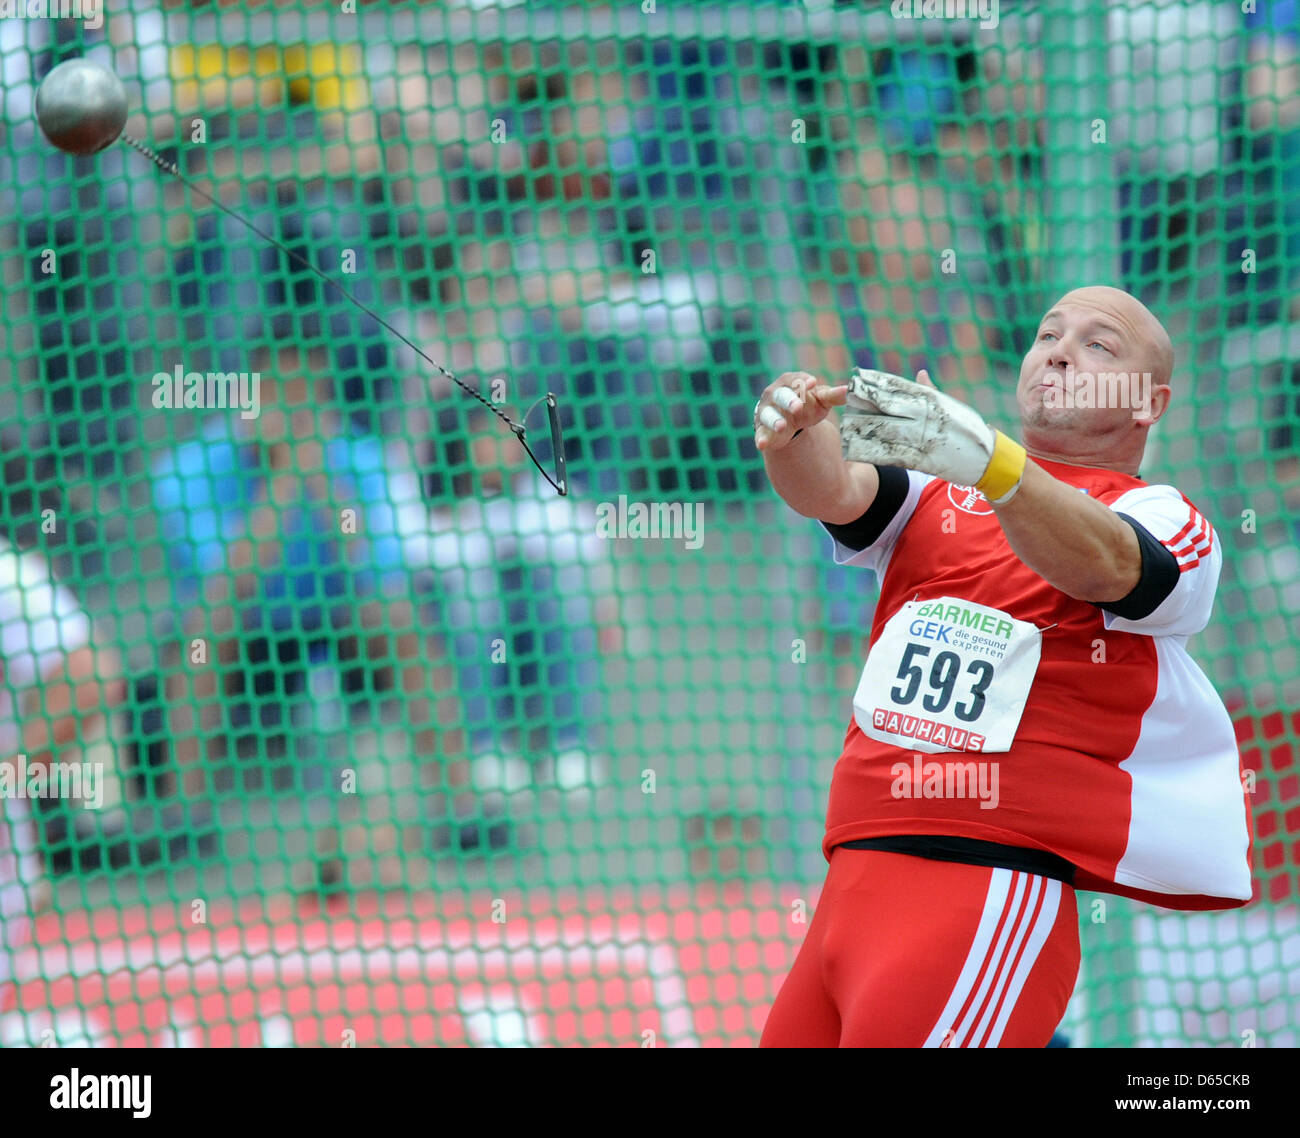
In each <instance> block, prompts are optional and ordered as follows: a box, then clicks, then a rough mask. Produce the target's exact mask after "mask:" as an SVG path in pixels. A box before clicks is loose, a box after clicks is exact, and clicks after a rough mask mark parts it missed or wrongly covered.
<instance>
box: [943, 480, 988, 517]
mask: <svg viewBox="0 0 1300 1138" xmlns="http://www.w3.org/2000/svg"><path fill="white" fill-rule="evenodd" d="M948 500H949V501H950V502H951V503H952V504H953V505H954V506H956V507H957V509H959V510H964V511H965V512H966V513H968V514H975V515H976V516H980V515H983V514H991V513H992V512H993V507H992V506H990V505H989V500H988V499H987V498H986V497H984V495H983V494H981V493H980V492H979V491H978V490H976V489H975V487H974V486H954V485H953V484H952V483H951V482H950V483H948Z"/></svg>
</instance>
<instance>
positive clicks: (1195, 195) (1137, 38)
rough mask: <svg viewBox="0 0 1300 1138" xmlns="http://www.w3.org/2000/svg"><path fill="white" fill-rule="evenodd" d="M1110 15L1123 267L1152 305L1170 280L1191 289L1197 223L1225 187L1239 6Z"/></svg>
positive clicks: (1111, 132)
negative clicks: (1224, 115)
mask: <svg viewBox="0 0 1300 1138" xmlns="http://www.w3.org/2000/svg"><path fill="white" fill-rule="evenodd" d="M1265 2H1267V0H1265ZM1108 21H1109V30H1110V54H1109V64H1110V83H1109V101H1110V108H1111V109H1110V114H1109V116H1107V127H1108V132H1107V139H1108V141H1109V143H1110V144H1111V145H1112V146H1114V147H1116V152H1117V154H1118V155H1119V174H1120V177H1121V181H1120V200H1119V208H1120V240H1121V243H1122V250H1123V259H1122V265H1121V273H1122V277H1123V282H1124V287H1125V288H1127V289H1129V290H1130V291H1132V292H1133V293H1135V294H1139V295H1142V296H1144V297H1147V298H1149V301H1150V303H1153V304H1154V303H1156V300H1158V299H1159V298H1160V297H1161V295H1162V293H1163V291H1164V290H1167V289H1169V288H1170V287H1173V286H1178V287H1179V288H1182V289H1185V288H1186V287H1187V285H1188V283H1189V282H1190V279H1191V278H1192V277H1193V276H1194V274H1195V273H1196V271H1197V269H1198V267H1199V266H1198V265H1197V264H1196V262H1195V260H1194V259H1193V258H1194V250H1195V247H1196V246H1195V242H1196V234H1197V220H1198V218H1199V217H1200V215H1201V214H1202V213H1203V212H1204V211H1205V209H1207V208H1208V207H1209V206H1210V204H1211V203H1212V201H1213V199H1214V197H1215V196H1216V194H1217V193H1218V192H1219V178H1220V172H1221V170H1222V162H1221V160H1220V155H1221V138H1222V135H1223V130H1222V126H1223V124H1222V122H1221V120H1220V107H1221V106H1222V105H1223V103H1224V102H1225V101H1226V95H1227V83H1228V79H1229V76H1230V74H1231V70H1232V64H1233V59H1234V54H1235V50H1236V49H1235V46H1234V35H1233V33H1234V32H1235V30H1236V29H1235V27H1234V13H1233V8H1232V6H1231V5H1229V4H1224V3H1220V2H1218V0H1176V2H1171V0H1159V2H1156V3H1142V4H1137V5H1133V6H1130V5H1114V6H1112V7H1111V8H1110V10H1109V13H1108ZM1152 298H1154V299H1152Z"/></svg>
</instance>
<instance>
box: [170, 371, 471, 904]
mask: <svg viewBox="0 0 1300 1138" xmlns="http://www.w3.org/2000/svg"><path fill="white" fill-rule="evenodd" d="M302 365H303V360H302V358H301V356H300V354H299V353H298V351H297V350H296V349H286V350H283V351H281V353H280V354H279V356H278V358H277V360H276V371H277V374H278V377H279V380H278V382H273V381H269V377H268V376H266V375H263V376H262V399H263V406H262V411H261V415H260V416H259V417H258V418H256V419H251V420H245V419H243V418H242V417H241V416H240V415H239V414H238V412H236V411H231V412H225V413H223V414H221V415H218V416H214V417H213V418H212V419H211V420H210V422H209V423H208V425H207V426H206V427H205V429H204V431H203V433H202V434H201V435H200V436H199V437H198V438H196V439H194V440H191V441H190V442H188V443H185V444H182V445H181V446H180V447H178V448H176V450H175V452H174V453H171V454H168V455H164V456H163V457H162V458H161V459H160V460H159V462H158V465H157V469H156V471H155V480H154V493H155V500H156V502H157V505H158V508H159V511H160V514H161V530H162V533H163V535H164V538H165V540H167V542H168V545H169V550H170V557H171V561H172V564H173V565H174V566H175V568H176V570H177V576H176V595H175V598H174V600H175V604H176V607H177V609H178V610H179V611H181V612H184V613H186V614H187V615H186V616H185V618H184V620H183V625H184V631H185V636H186V638H187V639H186V642H188V638H189V637H190V636H195V635H200V634H204V633H206V634H207V635H211V636H215V637H216V638H217V642H216V647H215V649H214V652H213V661H212V664H211V666H209V667H207V668H206V669H205V668H203V667H196V668H194V669H192V671H193V676H192V677H191V678H190V679H188V680H187V679H186V678H185V676H184V673H185V671H186V669H185V668H184V667H182V669H181V670H180V672H179V673H178V674H177V676H175V677H174V678H173V681H172V689H173V694H172V696H171V703H172V705H173V717H174V719H175V720H176V722H177V729H176V734H177V738H178V744H177V745H178V748H180V750H181V752H182V756H181V757H182V761H183V762H184V763H186V764H189V763H193V762H195V761H200V762H203V761H204V758H203V756H201V755H200V754H199V752H200V750H206V752H207V761H212V760H213V759H219V758H220V757H221V756H222V755H223V754H224V753H225V748H226V741H225V740H224V739H222V738H221V737H220V735H216V736H215V737H214V738H212V739H211V740H209V741H208V743H207V744H206V747H205V746H204V745H203V743H202V736H206V735H208V734H209V733H210V732H212V731H214V730H216V728H217V726H218V724H219V722H220V717H221V715H222V711H223V708H222V706H221V704H220V703H219V702H213V701H215V700H219V699H220V698H221V697H220V696H219V695H218V690H219V686H220V687H221V689H222V690H223V691H224V696H225V697H229V698H233V699H235V700H236V706H237V708H242V710H240V711H238V713H237V715H236V723H237V724H238V725H242V726H243V728H244V729H245V731H244V737H245V742H246V743H254V744H256V743H258V742H262V743H264V744H265V745H266V746H267V754H266V758H268V759H283V758H284V756H285V754H286V751H287V743H288V740H289V738H290V737H292V738H293V739H294V742H295V748H296V753H295V755H294V756H293V758H292V760H291V763H290V764H289V765H285V764H283V763H277V764H273V781H274V783H275V785H276V786H277V787H278V788H279V789H286V787H287V785H292V786H295V787H297V788H298V789H299V790H301V791H305V792H307V793H308V794H309V795H312V796H315V797H318V798H326V799H329V800H330V801H333V798H334V796H335V793H336V790H337V788H336V787H332V783H331V777H330V776H331V773H332V772H333V771H334V770H335V768H336V767H337V766H338V765H339V763H340V762H341V760H342V758H343V757H344V755H343V753H342V752H343V749H344V748H346V746H347V739H346V737H345V736H343V735H342V734H341V732H344V731H345V729H346V726H347V721H348V720H349V719H351V720H356V719H358V718H359V717H360V718H363V719H367V718H368V719H371V720H372V721H373V719H374V718H375V717H377V716H378V714H379V713H380V711H381V707H380V705H381V704H383V705H384V706H387V703H386V702H385V700H384V699H383V698H381V697H382V693H384V692H388V691H392V692H394V693H396V694H395V697H394V698H397V697H400V699H398V707H397V711H398V713H399V714H400V715H401V716H402V717H403V718H402V725H403V726H404V727H405V728H406V729H408V730H409V732H410V738H409V744H408V745H409V746H410V748H411V753H412V754H413V755H415V756H417V757H418V760H419V761H421V762H426V763H427V762H436V761H442V760H445V759H447V758H448V757H449V756H451V755H454V754H455V753H457V751H458V749H459V748H458V746H457V744H456V742H455V737H454V735H448V736H443V735H442V733H441V732H440V731H439V727H438V721H439V718H440V717H441V718H450V716H451V715H452V713H453V710H454V709H451V708H448V707H447V706H446V704H445V703H444V704H441V705H438V706H436V707H435V702H434V700H435V696H434V694H433V693H434V691H435V690H441V691H444V692H446V691H449V690H450V688H451V683H450V679H449V677H448V675H447V674H446V673H445V670H444V671H442V672H440V671H439V669H438V666H437V664H436V661H437V660H438V659H440V658H441V657H442V655H443V653H442V652H441V650H440V649H438V647H437V646H436V645H435V644H434V643H433V641H432V640H431V639H430V638H426V637H425V636H424V635H422V634H421V632H420V629H421V628H423V627H426V626H427V622H426V621H423V620H421V619H420V618H419V616H418V613H417V611H416V609H415V607H414V602H415V595H416V582H415V579H414V577H413V575H412V574H411V572H410V571H409V570H408V568H407V560H406V558H407V554H408V552H409V549H408V544H409V541H410V540H412V539H415V540H416V541H417V542H418V539H419V537H420V535H421V533H424V534H427V529H428V515H427V511H425V510H424V508H423V506H422V504H421V503H420V501H419V486H418V481H417V479H416V478H415V476H414V474H413V473H412V472H409V471H404V470H403V469H402V468H400V467H395V466H394V460H395V459H396V457H397V456H396V455H395V453H394V452H393V451H392V450H391V449H386V448H384V447H383V446H382V444H381V443H380V442H379V440H378V439H377V438H375V437H373V436H370V435H368V434H366V433H364V432H362V431H360V430H358V429H357V428H356V427H355V426H353V425H351V424H349V423H347V422H345V421H344V420H343V418H342V417H341V415H340V414H339V413H338V412H337V411H336V410H335V409H334V404H335V401H334V400H333V399H332V398H331V397H330V395H329V389H328V385H321V389H320V390H318V391H317V392H316V393H315V394H316V396H317V397H316V398H312V397H311V396H312V386H311V384H310V383H309V382H308V381H307V379H306V378H305V376H304V368H303V366H302ZM277 387H279V389H280V390H279V393H278V394H279V401H278V402H277V391H276V388H277ZM344 511H347V512H348V513H347V515H346V517H345V516H344V513H343V512H344ZM416 548H418V545H417V546H416ZM218 673H220V674H221V675H223V676H224V684H223V685H219V683H218ZM439 677H441V683H440V685H439ZM187 685H188V687H189V690H186V688H187ZM388 702H391V701H388ZM194 704H197V705H199V710H200V720H199V722H195V721H194V719H193V716H194V711H195V708H194V706H193V705H194ZM372 725H374V724H373V723H372ZM244 750H247V747H245V748H244ZM187 769H190V768H188V767H187ZM454 773H455V772H449V774H448V778H449V779H450V778H452V777H453V776H454ZM223 781H224V780H223ZM201 785H202V783H201V781H200V782H198V783H197V784H196V786H195V788H194V789H193V790H192V791H191V792H192V793H197V792H199V790H198V788H199V787H201ZM326 838H328V834H326V835H325V837H324V838H323V839H322V842H323V843H324V841H325V839H326ZM340 870H341V867H340V866H339V865H338V864H336V860H335V859H334V858H326V859H324V860H323V861H322V863H321V872H322V874H323V875H324V877H325V878H328V879H334V878H336V877H337V875H338V873H339V872H340ZM325 883H326V884H328V883H329V881H326V882H325Z"/></svg>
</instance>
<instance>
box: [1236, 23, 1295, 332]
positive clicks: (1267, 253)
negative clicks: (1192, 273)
mask: <svg viewBox="0 0 1300 1138" xmlns="http://www.w3.org/2000/svg"><path fill="white" fill-rule="evenodd" d="M1242 23H1243V26H1244V28H1245V31H1246V33H1247V35H1248V41H1247V49H1246V72H1245V77H1244V96H1245V122H1244V124H1243V125H1244V128H1245V149H1246V153H1245V155H1244V157H1245V158H1246V160H1247V161H1246V169H1247V175H1246V181H1245V184H1244V185H1243V186H1242V187H1241V190H1242V194H1243V198H1244V200H1245V202H1246V203H1247V207H1246V208H1247V217H1246V218H1245V219H1244V222H1245V226H1244V227H1245V240H1244V241H1243V242H1242V243H1241V244H1242V246H1243V247H1247V246H1248V247H1250V248H1253V249H1255V252H1256V256H1257V268H1256V272H1255V273H1253V274H1249V280H1248V281H1244V282H1242V283H1245V284H1247V285H1248V287H1249V288H1250V289H1251V291H1252V292H1253V293H1254V294H1255V295H1256V296H1257V297H1259V298H1260V299H1259V302H1257V306H1256V308H1255V310H1254V311H1253V312H1250V313H1243V314H1242V316H1243V318H1246V319H1254V320H1277V319H1282V318H1284V319H1288V320H1291V321H1296V320H1300V270H1297V268H1296V266H1297V265H1300V3H1297V0H1257V3H1256V4H1255V5H1253V6H1252V10H1251V11H1249V12H1247V13H1245V15H1244V16H1243V20H1242ZM1241 251H1242V250H1241V249H1240V248H1238V249H1230V250H1229V254H1230V257H1229V259H1230V261H1231V262H1232V264H1233V267H1234V269H1235V268H1236V266H1237V265H1239V263H1240V256H1241ZM1243 275H1245V274H1241V273H1239V272H1236V273H1234V276H1235V277H1236V279H1237V280H1239V281H1240V280H1241V278H1242V277H1243Z"/></svg>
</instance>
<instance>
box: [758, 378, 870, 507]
mask: <svg viewBox="0 0 1300 1138" xmlns="http://www.w3.org/2000/svg"><path fill="white" fill-rule="evenodd" d="M847 391H848V388H847V387H835V388H829V387H827V386H826V385H825V384H822V383H819V382H818V381H817V380H816V379H815V378H814V377H813V376H811V375H808V374H807V373H806V372H786V373H785V374H784V375H782V376H781V377H780V378H779V379H777V380H776V381H775V382H774V383H771V384H769V385H768V387H767V388H766V389H765V390H764V392H763V394H762V396H761V397H760V398H759V401H758V405H757V407H756V408H755V420H756V428H755V435H754V441H755V445H756V446H757V447H758V449H759V451H760V453H761V454H762V455H763V465H764V466H765V467H766V469H767V477H768V479H769V480H770V481H771V483H772V489H774V490H775V491H776V492H777V494H778V495H780V497H781V498H782V499H784V501H785V502H786V504H787V505H789V506H790V508H791V509H792V510H794V511H795V512H796V513H798V514H802V515H803V516H804V517H806V518H815V519H816V520H818V521H823V522H831V523H832V524H835V525H848V524H849V523H851V522H855V521H857V520H858V518H860V517H861V516H862V515H863V514H865V513H866V512H867V510H868V509H869V508H870V506H871V503H872V502H874V501H875V500H876V492H877V491H878V490H879V489H880V478H879V475H878V474H877V471H876V468H875V467H874V466H872V465H871V464H870V463H861V462H846V461H845V460H844V457H843V453H842V450H841V447H840V432H839V426H838V423H837V420H836V419H835V417H834V416H833V415H832V414H831V408H832V407H833V406H842V405H843V403H844V398H845V394H846V393H847ZM783 392H792V393H793V395H794V399H793V401H792V400H791V398H790V396H789V395H787V394H782V393H783ZM777 424H779V425H777ZM774 428H775V429H774ZM796 435H797V436H798V437H795V436H796Z"/></svg>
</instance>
